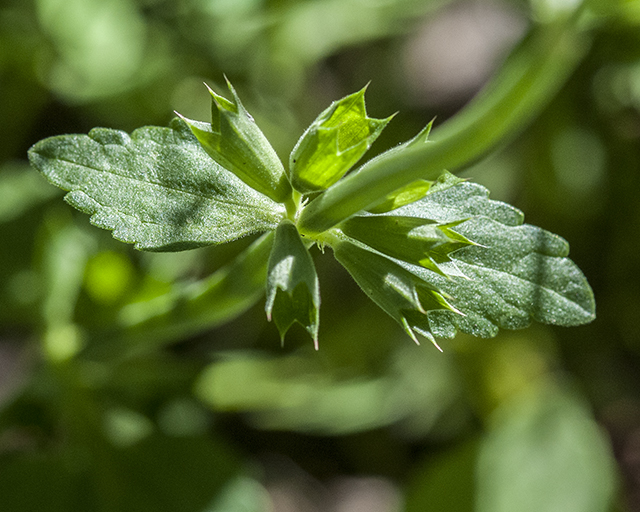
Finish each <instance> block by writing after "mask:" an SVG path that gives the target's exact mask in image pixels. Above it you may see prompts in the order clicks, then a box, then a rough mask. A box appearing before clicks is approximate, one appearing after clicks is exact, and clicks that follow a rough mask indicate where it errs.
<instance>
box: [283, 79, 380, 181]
mask: <svg viewBox="0 0 640 512" xmlns="http://www.w3.org/2000/svg"><path fill="white" fill-rule="evenodd" d="M365 90H366V88H364V89H362V90H360V91H358V92H356V93H354V94H351V95H349V96H347V97H345V98H343V99H341V100H339V101H334V102H333V103H332V104H331V105H330V106H329V108H327V109H326V110H325V111H324V112H322V113H321V114H320V115H319V116H318V117H317V118H316V120H315V121H314V122H313V123H311V125H310V126H309V128H307V129H306V131H305V132H304V133H303V134H302V137H300V140H298V143H297V144H296V146H295V147H294V148H293V151H292V152H291V157H290V159H289V170H290V171H289V172H290V174H291V182H292V184H293V187H294V188H295V189H296V190H298V191H300V192H304V193H309V192H315V191H319V190H324V189H326V188H328V187H329V186H331V185H333V184H334V183H335V182H336V181H338V180H339V179H340V178H342V176H344V174H345V173H346V172H347V171H348V170H349V169H350V168H351V167H352V166H353V165H354V164H355V163H356V162H357V161H358V160H360V158H361V157H362V155H364V153H365V152H366V151H367V150H368V149H369V148H370V147H371V144H373V142H374V141H375V140H376V139H377V138H378V135H380V132H382V130H383V129H384V127H385V126H386V125H387V123H388V122H389V121H390V119H391V118H387V119H373V118H371V117H368V116H367V112H366V109H365V104H364V93H365Z"/></svg>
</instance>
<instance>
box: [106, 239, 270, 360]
mask: <svg viewBox="0 0 640 512" xmlns="http://www.w3.org/2000/svg"><path fill="white" fill-rule="evenodd" d="M272 244H273V232H271V233H265V234H264V235H262V236H261V237H260V238H259V239H258V240H256V241H255V242H254V243H253V244H251V245H250V246H249V247H248V248H247V249H245V250H244V251H243V252H242V253H241V254H240V255H238V256H237V257H236V259H235V260H234V261H233V262H232V263H231V264H229V265H227V266H225V267H222V268H221V269H219V270H217V271H216V272H214V273H213V274H211V275H210V276H209V277H208V278H206V279H203V280H202V281H198V282H195V283H189V284H187V285H175V286H174V287H173V288H172V289H171V291H170V292H168V293H166V294H164V295H161V296H159V297H156V298H154V299H151V300H146V301H143V302H135V303H132V304H128V305H127V306H125V307H124V308H123V309H122V311H121V313H120V315H119V317H118V319H117V322H116V325H115V326H114V327H115V332H111V333H95V334H100V335H101V336H100V337H104V338H108V339H109V350H113V351H114V352H115V353H119V352H122V351H125V350H131V349H132V348H133V349H134V350H135V349H136V348H138V347H155V346H158V345H163V344H168V343H173V342H175V341H178V340H180V339H184V338H185V337H187V336H191V335H194V334H198V333H201V332H203V331H205V330H207V329H212V328H214V327H216V326H218V325H221V324H223V323H225V322H229V321H231V320H232V319H233V318H236V317H237V316H238V315H240V314H242V313H244V312H245V311H246V310H247V309H249V308H250V307H251V306H253V305H254V304H255V303H256V302H257V301H258V300H259V299H260V298H261V297H262V296H263V294H264V283H265V278H266V275H267V261H268V258H269V253H270V251H271V246H272Z"/></svg>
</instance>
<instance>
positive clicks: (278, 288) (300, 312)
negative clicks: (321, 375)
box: [265, 220, 320, 348]
mask: <svg viewBox="0 0 640 512" xmlns="http://www.w3.org/2000/svg"><path fill="white" fill-rule="evenodd" d="M265 309H266V312H267V318H269V320H271V318H273V320H274V322H275V324H276V326H277V327H278V330H279V331H280V336H281V337H282V339H283V340H284V335H285V333H286V332H287V331H288V330H289V327H291V326H292V325H293V323H294V322H298V323H300V324H301V325H302V326H303V327H304V328H305V329H306V330H307V331H308V332H309V334H310V335H311V336H312V337H313V341H314V343H315V345H316V348H317V347H318V324H319V321H320V285H319V283H318V276H317V274H316V269H315V267H314V265H313V260H312V259H311V255H310V254H309V251H308V250H307V248H306V247H305V246H304V244H303V243H302V240H300V235H299V234H298V230H297V229H296V227H295V226H294V225H293V223H292V222H291V221H288V220H285V221H283V222H282V223H281V224H280V225H279V226H278V229H277V230H276V234H275V240H274V243H273V249H272V250H271V256H269V270H268V275H267V302H266V305H265Z"/></svg>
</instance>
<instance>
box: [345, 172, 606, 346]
mask: <svg viewBox="0 0 640 512" xmlns="http://www.w3.org/2000/svg"><path fill="white" fill-rule="evenodd" d="M488 196H489V192H488V190H487V189H485V188H484V187H482V186H481V185H478V184H474V183H468V182H464V183H459V184H457V185H456V186H453V187H449V188H446V189H443V190H441V191H439V192H435V193H433V194H429V195H427V196H426V197H425V198H424V199H422V200H420V201H418V202H416V203H413V204H411V205H407V206H405V207H402V208H399V209H397V210H394V212H393V215H402V216H407V217H411V216H413V217H415V218H417V219H429V220H437V221H438V222H443V223H448V224H450V225H451V224H453V223H457V225H455V226H453V227H450V228H449V231H450V233H451V232H453V233H458V234H459V235H461V236H462V237H464V239H466V240H469V241H471V242H472V243H473V244H475V245H470V246H466V247H463V248H460V249H458V250H456V251H454V252H452V253H450V254H449V258H450V261H443V262H440V263H438V267H439V269H440V270H441V271H442V272H441V273H436V272H434V271H433V270H429V269H427V268H424V267H421V266H418V265H415V264H412V263H408V262H406V261H401V260H400V259H393V262H394V263H395V264H397V265H398V266H400V267H402V268H403V269H404V270H406V271H407V272H408V273H410V274H411V275H412V276H414V278H415V279H417V280H418V282H419V283H421V284H420V285H421V286H428V287H430V288H432V289H434V290H438V291H439V292H440V293H442V294H443V295H444V296H445V297H448V298H449V302H450V304H451V305H452V306H453V307H454V308H455V309H456V310H457V311H458V312H459V313H462V314H459V313H458V312H455V311H447V310H443V309H442V308H433V309H430V308H428V307H424V310H425V312H424V314H423V316H424V319H422V321H421V322H420V323H419V324H417V327H418V328H416V327H414V326H412V329H413V330H414V331H417V332H420V329H422V330H423V331H427V334H425V332H422V334H425V335H427V337H429V338H431V336H429V334H431V335H434V336H436V337H440V338H453V337H454V336H455V334H456V332H457V331H458V330H460V331H463V332H466V333H469V334H473V335H475V336H479V337H491V336H495V335H496V334H497V333H498V330H499V328H506V329H519V328H523V327H527V326H528V325H529V324H530V323H531V321H532V320H537V321H540V322H543V323H547V324H555V325H562V326H574V325H581V324H584V323H587V322H590V321H592V320H593V319H594V318H595V302H594V298H593V292H592V291H591V288H590V287H589V284H588V283H587V281H586V279H585V277H584V275H583V274H582V272H581V271H580V269H579V268H578V267H577V266H576V265H575V263H573V262H572V261H571V260H570V259H568V258H567V255H568V254H569V246H568V244H567V242H566V241H565V240H564V239H562V238H561V237H559V236H557V235H554V234H553V233H550V232H548V231H545V230H544V229H541V228H538V227H535V226H532V225H529V224H523V220H524V216H523V214H522V212H520V211H519V210H518V209H516V208H514V207H512V206H509V205H507V204H505V203H502V202H499V201H493V200H490V199H489V197H488ZM392 218H393V217H392ZM336 257H337V258H338V260H340V261H341V263H343V265H344V262H343V259H344V258H343V257H341V256H340V255H339V253H338V252H337V253H336ZM380 257H382V256H380ZM405 259H408V258H405ZM389 262H390V263H391V262H392V260H391V258H389ZM387 265H389V264H387ZM345 266H347V265H345ZM352 266H353V265H352ZM357 266H359V264H358V265H357ZM347 269H348V270H349V272H350V273H351V274H352V275H354V271H353V270H352V269H349V267H347ZM358 272H363V271H362V270H361V269H358ZM394 272H395V273H397V271H394ZM391 274H392V273H391V272H390V274H389V275H391ZM442 274H444V275H442ZM354 277H356V276H355V275H354ZM360 280H362V279H360ZM356 281H359V279H358V278H356ZM359 284H360V286H361V287H362V288H363V289H364V290H365V292H367V289H365V287H364V286H363V285H362V284H361V283H360V282H359ZM367 293H368V294H369V295H370V296H371V292H367ZM372 298H373V297H372ZM374 301H376V302H378V301H377V300H375V299H374ZM383 309H385V310H387V308H385V307H383ZM414 314H415V312H414ZM392 316H394V315H392ZM425 320H426V321H425ZM414 323H415V322H414Z"/></svg>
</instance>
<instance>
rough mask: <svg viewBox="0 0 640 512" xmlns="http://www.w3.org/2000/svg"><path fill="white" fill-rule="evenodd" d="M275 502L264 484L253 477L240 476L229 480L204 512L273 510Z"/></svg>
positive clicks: (265, 511)
mask: <svg viewBox="0 0 640 512" xmlns="http://www.w3.org/2000/svg"><path fill="white" fill-rule="evenodd" d="M272 510H273V503H272V501H271V498H270V496H269V492H268V491H267V490H266V489H265V488H264V486H263V485H262V484H261V483H260V482H258V481H257V480H254V479H252V478H248V477H246V476H239V477H238V478H236V479H235V480H232V481H231V482H229V483H228V484H227V485H226V486H225V487H224V489H222V491H221V492H220V495H219V496H218V497H217V498H216V499H215V501H214V502H213V504H211V505H210V506H209V507H207V508H206V509H205V510H204V511H203V512H271V511H272Z"/></svg>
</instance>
